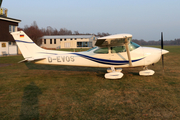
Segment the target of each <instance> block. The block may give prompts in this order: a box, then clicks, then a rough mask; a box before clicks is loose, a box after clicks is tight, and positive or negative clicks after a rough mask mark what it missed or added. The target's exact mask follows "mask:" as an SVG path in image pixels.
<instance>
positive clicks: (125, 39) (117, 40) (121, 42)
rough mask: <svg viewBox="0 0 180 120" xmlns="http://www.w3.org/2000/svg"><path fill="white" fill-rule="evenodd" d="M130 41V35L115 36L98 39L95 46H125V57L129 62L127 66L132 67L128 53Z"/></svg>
mask: <svg viewBox="0 0 180 120" xmlns="http://www.w3.org/2000/svg"><path fill="white" fill-rule="evenodd" d="M131 40H132V35H131V34H116V35H110V36H106V37H101V38H98V39H97V41H96V43H95V45H96V46H98V47H109V49H110V47H113V46H125V47H126V51H127V56H128V60H129V66H130V67H131V66H132V61H131V55H130V51H129V47H128V45H129V43H130V41H131Z"/></svg>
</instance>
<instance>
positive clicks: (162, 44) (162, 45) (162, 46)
mask: <svg viewBox="0 0 180 120" xmlns="http://www.w3.org/2000/svg"><path fill="white" fill-rule="evenodd" d="M163 48H164V43H163V32H161V59H162V67H163V71H164V56H163V54H162V50H163Z"/></svg>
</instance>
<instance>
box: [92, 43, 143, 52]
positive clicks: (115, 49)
mask: <svg viewBox="0 0 180 120" xmlns="http://www.w3.org/2000/svg"><path fill="white" fill-rule="evenodd" d="M128 46H129V50H130V51H132V50H134V49H136V48H138V47H140V46H139V45H138V44H136V43H134V42H132V41H131V42H130V43H129V45H128ZM110 48H111V53H119V52H126V47H125V46H114V47H110ZM108 52H109V50H108V47H104V48H99V49H97V50H95V51H94V53H97V54H108Z"/></svg>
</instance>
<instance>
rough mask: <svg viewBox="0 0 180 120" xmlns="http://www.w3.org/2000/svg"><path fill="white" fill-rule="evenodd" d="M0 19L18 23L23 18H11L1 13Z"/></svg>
mask: <svg viewBox="0 0 180 120" xmlns="http://www.w3.org/2000/svg"><path fill="white" fill-rule="evenodd" d="M0 20H6V21H11V22H16V23H19V22H21V20H18V19H14V18H10V17H5V16H3V15H0Z"/></svg>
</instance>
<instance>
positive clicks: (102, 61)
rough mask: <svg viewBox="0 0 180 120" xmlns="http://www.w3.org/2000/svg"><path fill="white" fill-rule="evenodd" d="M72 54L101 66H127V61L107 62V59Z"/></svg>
mask: <svg viewBox="0 0 180 120" xmlns="http://www.w3.org/2000/svg"><path fill="white" fill-rule="evenodd" d="M72 54H75V55H78V56H81V57H83V58H86V59H88V60H91V61H94V62H98V63H101V64H107V65H125V64H129V61H128V60H124V61H122V60H107V59H101V58H95V57H90V56H87V55H83V54H79V53H72ZM142 59H144V58H140V59H136V60H132V62H137V61H139V60H142Z"/></svg>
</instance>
